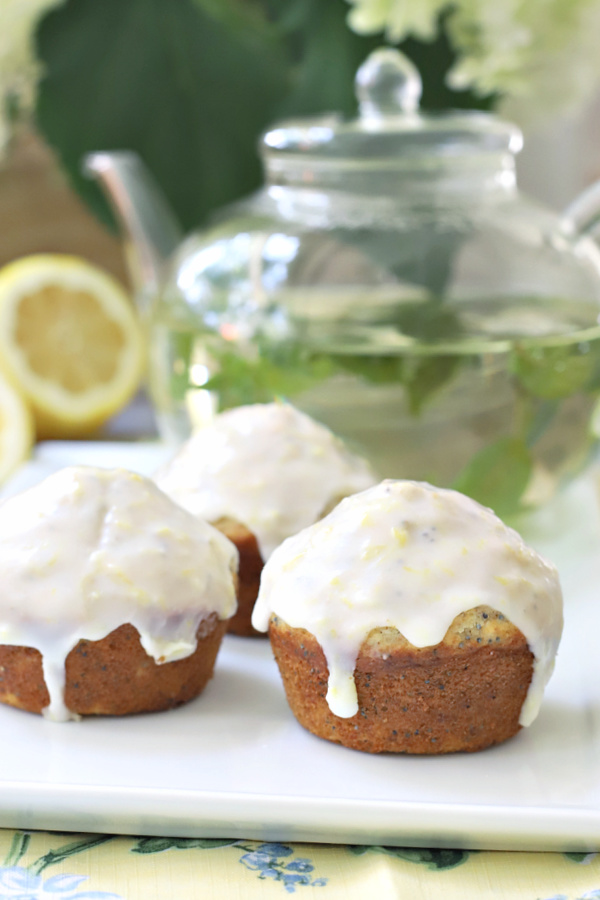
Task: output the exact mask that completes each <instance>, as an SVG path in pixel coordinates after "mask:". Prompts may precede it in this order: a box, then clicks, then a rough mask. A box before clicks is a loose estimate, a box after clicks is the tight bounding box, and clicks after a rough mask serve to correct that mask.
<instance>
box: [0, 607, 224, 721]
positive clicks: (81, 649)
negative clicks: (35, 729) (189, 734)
mask: <svg viewBox="0 0 600 900" xmlns="http://www.w3.org/2000/svg"><path fill="white" fill-rule="evenodd" d="M226 627H227V623H226V622H224V621H221V620H219V619H218V618H217V616H216V614H215V613H213V614H211V615H210V616H209V617H207V618H206V619H205V620H204V622H202V623H201V625H200V627H199V629H198V632H197V638H198V646H197V648H196V650H195V652H194V653H192V654H191V656H187V657H185V658H184V659H179V660H176V661H175V662H169V663H163V664H162V665H158V664H157V663H156V662H155V661H154V659H153V658H152V657H151V656H148V654H147V653H146V651H145V650H144V648H143V647H142V645H141V643H140V636H139V633H138V631H137V629H136V628H134V627H133V625H121V626H120V628H117V629H116V630H115V631H113V632H111V633H110V634H109V635H107V636H106V637H105V638H102V640H100V641H86V640H81V641H79V643H78V644H77V646H76V647H74V648H73V650H71V652H70V653H69V655H68V656H67V659H66V662H65V675H66V683H65V703H66V706H67V708H68V709H70V710H71V712H73V713H77V714H78V715H86V716H89V715H99V716H124V715H130V714H133V713H144V712H158V711H160V710H165V709H171V708H172V707H174V706H179V705H180V704H182V703H187V701H188V700H192V699H193V698H194V697H197V696H198V694H200V692H201V691H202V690H203V688H204V687H205V685H206V683H207V682H208V681H209V679H210V678H211V676H212V673H213V669H214V664H215V660H216V658H217V653H218V651H219V647H220V644H221V641H222V638H223V635H224V634H225V630H226ZM0 702H2V703H7V704H8V705H10V706H16V707H18V708H19V709H24V710H27V711H28V712H33V713H41V711H42V710H43V709H44V708H45V707H46V706H48V704H49V703H50V696H49V694H48V689H47V687H46V683H45V681H44V675H43V671H42V656H41V653H40V652H39V651H38V650H35V649H33V648H32V647H12V646H8V645H0Z"/></svg>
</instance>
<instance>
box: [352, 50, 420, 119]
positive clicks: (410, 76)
mask: <svg viewBox="0 0 600 900" xmlns="http://www.w3.org/2000/svg"><path fill="white" fill-rule="evenodd" d="M354 86H355V91H356V97H357V100H358V105H359V109H360V114H361V116H366V117H369V118H373V117H377V118H379V117H381V116H390V115H392V116H393V115H399V114H400V115H401V114H407V113H414V112H415V111H416V110H417V109H418V108H419V101H420V100H421V94H422V92H423V82H422V81H421V76H420V75H419V72H418V70H417V68H416V66H415V65H414V64H413V63H412V62H411V61H410V59H408V57H407V56H404V54H403V53H400V51H399V50H395V49H393V48H392V47H380V48H379V49H377V50H374V51H373V52H372V53H371V54H370V55H369V56H368V57H367V59H366V60H365V62H364V63H363V64H362V66H361V67H360V68H359V70H358V72H357V73H356V78H355V81H354Z"/></svg>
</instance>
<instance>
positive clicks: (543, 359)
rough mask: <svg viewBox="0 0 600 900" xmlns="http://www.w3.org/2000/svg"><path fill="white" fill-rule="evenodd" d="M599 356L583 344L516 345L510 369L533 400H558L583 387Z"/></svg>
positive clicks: (596, 351) (591, 347) (591, 348)
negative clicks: (550, 345)
mask: <svg viewBox="0 0 600 900" xmlns="http://www.w3.org/2000/svg"><path fill="white" fill-rule="evenodd" d="M598 355H599V351H598V348H597V347H596V346H595V345H591V344H588V343H585V342H582V343H580V344H573V343H570V344H567V345H558V346H554V347H530V346H523V345H519V344H517V345H516V346H515V347H514V349H513V352H512V356H511V360H510V369H511V371H512V373H513V374H514V375H515V376H516V377H517V378H518V380H519V381H520V382H521V384H522V385H523V387H524V388H525V390H526V391H528V392H529V393H530V394H532V395H533V396H534V397H540V398H542V399H543V400H558V399H561V398H562V397H570V396H571V394H574V393H576V392H577V391H579V390H582V389H584V388H585V387H586V385H587V384H588V382H589V381H590V380H591V378H592V376H593V375H594V372H595V369H596V367H597V365H598Z"/></svg>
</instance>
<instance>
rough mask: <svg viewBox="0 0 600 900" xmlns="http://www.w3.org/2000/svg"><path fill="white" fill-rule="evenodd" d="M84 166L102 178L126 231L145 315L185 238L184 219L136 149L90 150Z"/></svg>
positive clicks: (131, 268)
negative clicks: (181, 223)
mask: <svg viewBox="0 0 600 900" xmlns="http://www.w3.org/2000/svg"><path fill="white" fill-rule="evenodd" d="M83 170H84V173H85V174H86V175H89V176H90V177H92V178H95V179H97V180H98V182H99V183H100V185H101V186H102V188H103V190H104V192H105V193H106V195H107V197H108V200H109V201H110V204H111V206H112V209H113V211H114V212H115V214H116V217H117V220H118V222H119V224H120V226H121V228H122V230H123V234H124V236H125V253H126V259H127V264H128V267H129V272H130V276H131V280H132V283H133V287H134V290H135V292H136V295H137V298H138V303H139V305H140V307H141V308H140V312H142V313H145V312H146V311H147V309H146V308H147V306H148V304H149V302H150V300H151V298H152V297H153V296H154V294H155V293H156V290H157V288H158V286H159V284H160V282H161V274H162V269H163V267H164V264H165V262H166V260H167V259H168V258H169V256H170V255H171V254H172V253H173V251H174V250H175V248H176V247H177V246H178V245H179V243H180V242H181V239H182V231H181V228H180V226H179V223H178V222H177V220H176V218H175V216H174V214H173V212H172V211H171V209H170V208H169V205H168V203H167V201H166V199H165V197H164V195H163V193H162V191H161V189H160V188H159V186H158V185H157V184H156V182H155V181H154V179H153V177H152V175H151V174H150V172H149V171H148V169H147V168H146V167H145V165H144V163H143V162H142V160H141V159H140V158H139V156H137V155H136V154H135V153H132V152H130V151H111V152H105V151H102V152H97V153H89V154H88V155H87V156H86V157H85V158H84V161H83Z"/></svg>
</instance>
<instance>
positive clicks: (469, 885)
mask: <svg viewBox="0 0 600 900" xmlns="http://www.w3.org/2000/svg"><path fill="white" fill-rule="evenodd" d="M0 859H1V865H0V900H4V898H12V900H170V898H173V900H175V898H177V900H188V898H189V900H194V898H196V897H197V898H202V900H217V898H219V900H222V898H232V900H237V898H240V900H242V898H244V900H252V898H253V897H273V898H276V897H280V898H284V897H285V896H286V895H289V894H296V895H299V900H301V898H302V897H303V896H314V895H315V894H317V896H322V897H323V900H354V898H357V900H358V898H360V900H364V898H366V897H370V896H372V897H377V898H382V900H389V898H402V900H405V898H406V900H438V898H444V900H454V898H456V900H465V898H473V900H487V898H494V900H503V898H507V900H508V898H510V900H600V854H599V853H588V854H584V853H571V854H561V853H507V852H504V853H500V852H497V853H494V852H484V851H479V852H477V851H468V850H425V849H411V848H398V847H395V848H394V847H357V846H334V845H331V844H283V843H268V844H265V843H260V842H258V841H249V840H225V839H223V840H202V839H195V838H181V839H177V838H159V837H117V836H112V835H99V834H95V835H94V834H78V835H75V834H62V833H47V832H38V831H33V832H30V831H12V830H8V829H6V830H0Z"/></svg>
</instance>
